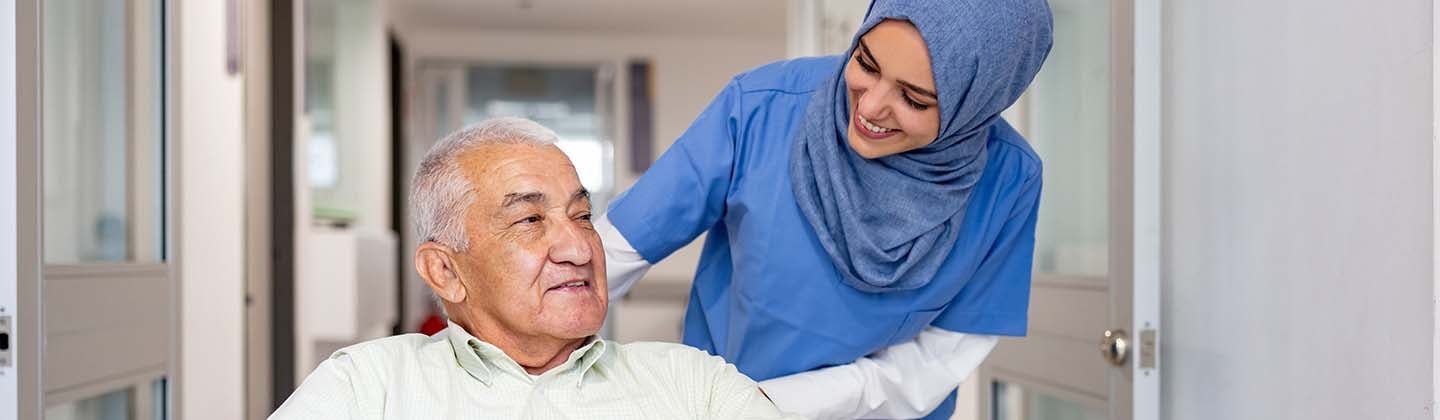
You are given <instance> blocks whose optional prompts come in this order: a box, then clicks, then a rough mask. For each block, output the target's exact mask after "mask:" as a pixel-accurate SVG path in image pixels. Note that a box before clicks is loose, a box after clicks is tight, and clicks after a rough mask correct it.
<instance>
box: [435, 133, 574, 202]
mask: <svg viewBox="0 0 1440 420" xmlns="http://www.w3.org/2000/svg"><path fill="white" fill-rule="evenodd" d="M457 160H458V163H459V166H460V172H461V173H462V174H463V176H465V177H467V178H468V180H469V181H470V184H471V186H472V189H471V192H472V193H473V194H475V195H476V201H477V203H488V204H492V205H498V204H499V203H501V202H503V200H505V199H506V197H507V196H509V195H511V194H515V193H535V192H538V193H543V194H545V195H546V196H555V197H568V196H569V195H570V194H572V193H573V192H574V190H576V189H579V188H580V181H579V176H578V175H577V174H576V172H575V165H574V164H572V163H571V162H570V158H569V157H567V156H566V155H565V153H564V152H562V151H560V148H558V147H556V146H554V145H544V146H535V145H529V144H493V145H484V146H479V147H476V148H474V149H472V150H469V151H466V152H465V153H462V154H460V155H459V156H458V157H457Z"/></svg>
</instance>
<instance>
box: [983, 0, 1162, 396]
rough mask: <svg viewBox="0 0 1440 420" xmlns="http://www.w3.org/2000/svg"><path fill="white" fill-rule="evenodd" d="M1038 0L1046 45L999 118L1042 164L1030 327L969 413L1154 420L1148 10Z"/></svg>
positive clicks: (1154, 19) (1001, 354)
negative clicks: (1046, 20)
mask: <svg viewBox="0 0 1440 420" xmlns="http://www.w3.org/2000/svg"><path fill="white" fill-rule="evenodd" d="M1050 6H1051V9H1052V12H1053V13H1054V22H1055V23H1054V25H1055V44H1054V48H1053V49H1052V51H1051V53H1050V56H1049V58H1048V60H1047V61H1046V63H1045V67H1044V69H1043V70H1042V71H1041V72H1040V74H1039V75H1038V76H1037V77H1036V79H1035V81H1034V82H1033V84H1031V86H1030V89H1029V90H1028V91H1027V92H1026V94H1025V96H1024V98H1022V99H1021V101H1020V102H1019V103H1017V104H1016V106H1015V107H1014V108H1013V109H1011V110H1010V111H1007V118H1008V119H1009V120H1010V121H1011V122H1012V123H1014V124H1015V125H1016V127H1017V128H1018V129H1019V130H1020V131H1021V132H1022V133H1024V134H1025V135H1026V138H1027V139H1029V140H1030V142H1031V145H1032V146H1033V147H1034V148H1035V150H1036V151H1037V152H1038V153H1039V154H1040V156H1041V158H1042V159H1043V160H1044V162H1045V191H1044V193H1043V194H1042V195H1041V204H1040V220H1039V222H1038V224H1037V227H1036V250H1035V265H1034V270H1035V271H1034V282H1033V285H1032V291H1031V301H1030V330H1029V335H1028V336H1026V337H1024V338H1014V339H1004V340H1001V342H1000V344H999V346H997V347H996V349H995V351H994V352H993V353H991V356H990V359H989V360H988V361H987V362H986V363H985V365H984V367H983V368H982V369H981V374H980V376H979V385H980V386H979V388H980V393H981V415H982V416H983V417H982V418H986V419H993V420H1040V419H1044V420H1100V419H1113V420H1128V419H1157V418H1158V389H1159V388H1158V383H1159V371H1158V370H1157V368H1158V366H1159V365H1158V354H1157V350H1158V344H1159V343H1158V340H1159V319H1158V303H1159V298H1160V296H1159V293H1158V287H1156V286H1155V285H1158V282H1159V279H1158V264H1159V255H1160V254H1159V252H1158V242H1159V237H1158V232H1159V230H1158V226H1159V225H1158V214H1159V195H1158V192H1159V191H1158V187H1157V186H1158V179H1157V178H1158V175H1159V166H1158V156H1159V154H1158V152H1157V151H1158V149H1157V146H1156V145H1158V130H1157V127H1158V125H1156V124H1154V122H1155V121H1158V118H1159V111H1158V109H1156V105H1158V103H1159V102H1158V99H1159V98H1158V88H1155V86H1158V84H1154V83H1153V82H1154V81H1155V80H1158V69H1159V67H1158V59H1159V58H1158V57H1159V56H1158V53H1157V51H1156V50H1154V49H1153V48H1151V44H1150V43H1151V42H1155V41H1158V22H1159V21H1158V19H1159V15H1158V13H1156V12H1157V11H1158V10H1159V8H1158V5H1157V4H1155V2H1144V1H1141V2H1132V1H1131V0H1051V1H1050ZM1137 29H1138V30H1139V31H1137ZM1136 104H1143V108H1142V107H1141V106H1137V105H1136Z"/></svg>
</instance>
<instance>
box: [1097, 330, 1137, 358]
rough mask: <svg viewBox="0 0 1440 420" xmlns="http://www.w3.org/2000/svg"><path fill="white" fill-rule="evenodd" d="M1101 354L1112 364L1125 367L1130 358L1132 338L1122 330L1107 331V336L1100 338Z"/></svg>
mask: <svg viewBox="0 0 1440 420" xmlns="http://www.w3.org/2000/svg"><path fill="white" fill-rule="evenodd" d="M1100 354H1101V355H1102V356H1105V360H1107V361H1109V362H1110V364H1112V365H1115V366H1124V365H1125V360H1126V359H1128V358H1129V357H1130V336H1128V335H1125V330H1121V329H1115V330H1105V335H1104V336H1102V337H1100Z"/></svg>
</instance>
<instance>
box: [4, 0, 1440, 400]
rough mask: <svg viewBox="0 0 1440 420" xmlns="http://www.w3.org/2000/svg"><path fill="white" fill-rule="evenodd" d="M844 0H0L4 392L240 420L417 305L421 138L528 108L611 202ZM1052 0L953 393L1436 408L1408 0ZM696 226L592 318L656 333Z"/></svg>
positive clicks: (419, 327)
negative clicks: (984, 317)
mask: <svg viewBox="0 0 1440 420" xmlns="http://www.w3.org/2000/svg"><path fill="white" fill-rule="evenodd" d="M867 5H868V2H866V1H863V0H783V1H779V0H730V1H723V2H714V1H701V0H627V1H605V0H296V1H285V0H195V1H185V2H181V1H178V0H44V1H41V0H3V1H0V22H3V23H4V24H3V25H0V27H3V28H4V31H3V32H4V33H3V34H0V93H3V94H0V97H3V98H5V99H6V101H5V103H4V104H0V128H3V131H0V136H4V138H5V139H6V140H7V141H5V142H0V143H4V144H6V145H7V146H6V147H3V148H0V149H3V150H0V162H4V166H5V167H6V168H10V169H11V170H7V171H4V173H3V174H0V181H3V182H0V232H3V233H0V236H3V237H6V238H13V239H14V240H13V241H5V243H4V244H0V270H3V271H4V272H5V273H6V275H5V276H3V277H0V420H8V419H41V418H43V419H47V420H58V419H63V420H69V419H75V420H80V419H107V420H109V419H116V420H119V419H147V420H148V419H220V420H225V419H235V420H239V419H246V420H253V419H262V418H264V417H265V416H267V415H268V414H269V412H270V411H272V410H273V409H274V408H275V407H277V406H278V405H279V404H280V403H281V402H283V401H284V399H285V398H286V397H287V396H288V395H289V393H290V392H291V391H292V390H293V389H294V388H295V386H296V385H298V383H299V382H300V381H301V380H303V378H304V377H305V376H306V375H307V374H308V373H309V372H310V370H311V369H313V368H314V367H315V366H316V365H317V364H318V363H319V362H320V361H321V360H323V359H324V358H325V357H327V356H328V355H329V354H330V353H331V352H333V351H334V350H336V349H339V348H341V347H344V346H347V345H350V344H353V343H357V342H360V341H365V340H369V339H373V338H377V337H382V336H387V335H391V334H401V333H411V332H422V331H433V328H434V327H435V326H436V325H443V324H437V323H443V321H442V320H441V319H440V318H438V313H437V312H438V311H437V310H436V308H435V307H434V305H433V303H432V301H431V298H430V292H429V290H428V288H427V287H426V286H425V285H424V284H423V283H422V282H421V281H420V280H419V279H418V277H417V276H416V275H415V274H414V271H413V268H412V267H411V266H410V264H411V258H410V256H411V252H412V251H413V249H414V248H415V246H416V244H417V241H416V238H415V236H414V233H413V231H412V228H411V226H410V224H409V223H408V214H406V212H407V210H406V202H405V195H406V192H407V186H408V184H409V181H410V177H411V174H412V173H413V171H414V168H415V166H416V165H417V164H418V162H419V160H420V158H421V157H422V156H423V154H424V153H425V151H426V150H427V149H428V148H429V147H430V146H431V145H432V144H433V143H434V142H435V141H436V140H437V139H438V138H440V137H441V136H443V135H444V134H446V133H448V132H450V131H453V130H455V129H458V128H460V127H462V126H464V125H466V124H468V123H472V122H475V121H478V120H481V119H485V118H489V117H493V116H504V115H519V116H525V117H528V118H531V119H534V120H537V121H539V122H541V123H543V124H545V125H547V126H549V127H551V128H553V129H555V130H556V131H557V132H558V133H559V134H560V136H561V138H562V141H561V143H560V147H561V148H562V149H563V150H564V151H565V152H566V153H567V154H569V155H570V157H571V159H572V160H573V161H574V162H575V166H576V169H577V171H578V172H579V175H580V178H581V181H582V183H584V184H585V185H586V187H587V188H589V189H590V191H592V192H593V193H594V197H595V206H596V208H597V209H600V208H604V206H605V205H607V203H608V201H609V200H610V199H611V198H613V197H614V196H615V195H616V194H618V193H620V192H623V191H624V190H625V188H627V187H628V186H629V185H630V184H631V183H633V182H634V180H635V179H636V178H637V177H638V176H639V175H640V174H642V173H643V172H644V171H645V169H646V168H647V167H648V165H649V164H650V163H651V162H653V160H654V159H655V158H656V157H658V156H659V155H660V153H662V152H664V151H665V149H666V148H667V147H668V146H669V144H670V143H671V142H672V141H674V139H675V138H676V137H677V136H679V135H680V134H681V133H682V132H683V131H684V130H685V128H686V127H688V125H689V124H690V122H691V121H692V120H693V119H694V118H695V117H696V116H697V114H698V113H699V112H700V110H701V109H702V108H703V107H704V106H705V105H706V104H707V103H708V102H709V101H710V99H711V98H713V97H714V95H715V94H716V93H717V92H718V91H719V89H720V88H721V87H723V86H724V85H725V84H726V83H727V82H728V81H729V80H730V78H731V77H733V76H734V75H736V74H737V73H740V72H743V71H745V70H747V69H750V68H753V67H756V66H759V65H762V64H765V63H769V62H772V61H776V60H782V59H785V58H790V57H799V56H810V55H824V54H836V53H840V52H843V51H844V49H845V48H846V47H848V45H849V43H850V41H851V39H852V37H853V35H854V30H855V28H856V26H858V24H859V22H860V19H861V17H862V16H863V15H864V13H865V9H866V7H867ZM1050 5H1051V7H1052V9H1053V11H1054V16H1055V46H1054V50H1053V52H1052V53H1051V55H1050V57H1049V60H1048V62H1047V63H1046V65H1045V68H1044V70H1043V71H1042V72H1041V74H1040V75H1039V77H1038V78H1037V79H1036V80H1035V82H1034V83H1033V85H1032V86H1031V87H1030V90H1029V91H1028V92H1027V93H1026V94H1025V96H1024V97H1022V99H1021V100H1020V101H1019V103H1017V104H1016V105H1015V106H1014V107H1013V108H1012V109H1010V110H1008V111H1006V113H1005V116H1006V118H1007V119H1008V120H1009V121H1010V122H1011V123H1012V124H1014V125H1015V126H1016V127H1017V128H1018V129H1019V130H1020V131H1022V132H1023V133H1024V134H1025V135H1026V136H1027V138H1028V139H1029V140H1030V141H1031V142H1032V145H1033V146H1034V148H1035V149H1036V150H1037V151H1038V152H1039V154H1040V155H1041V156H1042V158H1043V159H1044V161H1045V191H1044V194H1043V196H1042V202H1041V210H1040V220H1039V225H1038V228H1037V234H1036V235H1037V249H1036V251H1035V266H1034V270H1035V271H1034V273H1035V278H1034V286H1033V292H1032V299H1031V304H1030V327H1029V335H1028V336H1027V337H1025V338H1015V339H1006V340H1003V341H1002V343H1001V344H1000V346H999V347H997V348H996V350H995V351H994V352H993V353H992V354H991V356H990V358H989V360H988V361H987V362H986V364H985V365H984V366H983V367H982V368H981V369H980V370H979V371H978V372H977V373H976V374H975V375H973V376H972V377H971V378H970V380H969V381H967V382H966V383H965V384H964V385H962V386H961V387H960V400H959V406H958V408H957V410H956V414H955V418H957V419H992V420H1022V419H1035V420H1048V419H1054V420H1092V419H1094V420H1098V419H1114V420H1129V419H1276V418H1293V419H1358V418H1374V419H1381V418H1384V419H1440V414H1437V411H1436V410H1435V401H1436V400H1437V395H1440V387H1437V385H1436V384H1437V380H1440V374H1437V372H1440V364H1437V363H1436V361H1437V360H1440V344H1437V343H1440V339H1437V337H1440V334H1437V329H1436V326H1437V324H1436V320H1437V319H1440V312H1437V311H1436V309H1437V305H1436V302H1437V299H1436V297H1437V294H1436V292H1437V288H1436V278H1437V277H1436V268H1437V263H1436V261H1440V253H1437V249H1436V246H1435V244H1436V240H1437V238H1440V236H1437V231H1436V223H1435V221H1436V220H1440V219H1437V217H1440V216H1437V215H1440V211H1437V210H1440V205H1437V204H1436V203H1437V201H1436V200H1435V199H1436V197H1437V195H1436V191H1437V190H1436V183H1435V179H1436V178H1435V175H1434V174H1435V173H1437V172H1436V169H1437V162H1440V159H1437V157H1436V156H1437V155H1436V152H1435V147H1434V143H1433V139H1434V134H1435V130H1436V129H1435V124H1436V122H1437V121H1440V118H1437V116H1436V115H1437V114H1436V113H1435V111H1436V107H1435V105H1434V104H1435V100H1436V98H1437V94H1436V91H1435V86H1436V84H1435V80H1436V77H1437V73H1436V67H1435V66H1434V63H1435V60H1436V58H1435V57H1436V55H1435V51H1436V50H1435V40H1436V33H1437V32H1436V31H1435V26H1434V25H1435V22H1436V20H1435V16H1436V13H1440V12H1436V9H1435V8H1434V6H1433V3H1432V2H1426V1H1419V0H1397V1H1393V2H1387V3H1386V7H1383V8H1381V7H1375V6H1374V5H1371V4H1368V3H1363V2H1346V1H1341V0H1320V1H1313V2H1306V3H1305V4H1303V5H1297V4H1294V3H1293V2H1280V1H1206V2H1156V1H1138V0H1051V1H1050ZM10 146H13V147H10ZM699 243H700V240H697V241H696V242H695V243H693V244H691V245H690V246H689V247H687V248H685V249H683V250H681V251H679V252H677V253H676V254H675V255H673V256H672V257H670V258H669V259H667V260H665V261H664V262H662V263H660V264H658V265H657V266H656V267H655V268H654V269H652V270H651V271H650V272H649V273H648V274H647V276H646V278H645V279H644V280H642V281H641V282H640V283H639V284H638V285H637V286H636V287H635V289H634V290H633V291H632V292H631V293H630V294H629V295H628V296H626V297H625V298H623V299H617V300H614V301H612V306H611V310H610V314H609V317H608V318H607V322H606V325H605V327H604V330H603V331H602V335H605V336H606V337H608V338H611V339H615V340H619V341H622V342H628V341H637V340H659V341H678V340H679V338H680V326H681V316H682V314H683V313H684V310H685V303H686V301H687V300H688V299H687V298H688V294H689V286H690V279H691V277H692V275H693V273H694V269H695V265H696V262H697V261H698V257H699ZM12 273H13V274H12ZM817 392H820V391H819V390H817Z"/></svg>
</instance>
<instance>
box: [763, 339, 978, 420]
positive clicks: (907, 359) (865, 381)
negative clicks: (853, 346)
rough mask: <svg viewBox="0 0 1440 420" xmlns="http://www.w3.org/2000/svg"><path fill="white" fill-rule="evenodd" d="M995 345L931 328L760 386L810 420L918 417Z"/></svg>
mask: <svg viewBox="0 0 1440 420" xmlns="http://www.w3.org/2000/svg"><path fill="white" fill-rule="evenodd" d="M997 340H998V338H997V337H995V336H990V335H973V334H965V333H958V332H954V331H948V330H944V329H940V328H936V327H929V328H926V329H925V330H924V331H921V332H920V334H919V335H917V336H915V339H913V340H910V341H906V342H903V343H899V344H895V345H892V346H890V347H887V348H885V349H884V350H880V351H879V352H876V353H875V354H872V355H869V356H866V357H863V358H860V359H859V360H856V361H855V362H854V363H850V364H845V365H839V366H831V367H828V368H824V369H818V370H812V371H808V372H801V373H797V374H794V375H789V376H782V377H779V378H775V379H771V380H768V381H764V382H761V383H760V388H762V389H764V390H765V394H766V395H768V396H769V397H770V399H771V400H774V401H775V405H776V406H778V407H780V409H781V410H784V411H787V412H791V413H795V414H799V415H802V416H805V417H807V418H813V419H856V418H880V419H913V418H919V417H924V416H925V415H926V414H929V413H930V412H931V411H934V410H935V407H938V406H940V403H941V402H943V401H945V398H946V397H948V396H949V395H950V393H951V392H954V391H955V388H956V387H958V386H960V383H961V382H964V381H965V378H967V377H969V376H970V374H971V373H972V372H974V371H975V369H976V368H977V367H979V366H980V363H981V362H984V361H985V357H986V356H988V355H989V354H990V350H991V349H993V348H995V343H996V341H997Z"/></svg>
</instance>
